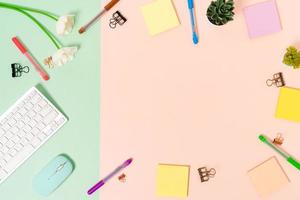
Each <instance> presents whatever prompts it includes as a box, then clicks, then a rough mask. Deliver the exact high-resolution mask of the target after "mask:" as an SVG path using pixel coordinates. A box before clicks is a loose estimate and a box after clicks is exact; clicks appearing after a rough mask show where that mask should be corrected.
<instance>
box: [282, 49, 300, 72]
mask: <svg viewBox="0 0 300 200" xmlns="http://www.w3.org/2000/svg"><path fill="white" fill-rule="evenodd" d="M282 62H283V63H284V64H286V65H288V66H292V67H293V68H294V69H297V68H299V67H300V52H299V51H298V49H297V48H295V47H293V46H290V47H288V48H287V49H286V53H285V54H284V57H283V61H282Z"/></svg>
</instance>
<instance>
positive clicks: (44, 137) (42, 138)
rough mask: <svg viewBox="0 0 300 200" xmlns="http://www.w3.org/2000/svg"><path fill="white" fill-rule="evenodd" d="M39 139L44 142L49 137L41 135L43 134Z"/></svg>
mask: <svg viewBox="0 0 300 200" xmlns="http://www.w3.org/2000/svg"><path fill="white" fill-rule="evenodd" d="M38 137H39V139H40V140H41V141H43V140H44V139H46V137H47V135H45V134H44V133H41V134H39V136H38Z"/></svg>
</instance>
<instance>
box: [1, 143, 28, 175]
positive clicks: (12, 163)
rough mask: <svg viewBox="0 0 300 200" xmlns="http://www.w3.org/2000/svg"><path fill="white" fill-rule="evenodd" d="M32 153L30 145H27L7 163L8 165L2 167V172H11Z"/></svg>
mask: <svg viewBox="0 0 300 200" xmlns="http://www.w3.org/2000/svg"><path fill="white" fill-rule="evenodd" d="M33 151H34V148H33V147H32V146H31V145H27V146H26V147H24V148H23V149H22V151H20V152H19V153H17V154H16V155H15V157H13V158H12V159H11V160H10V161H9V163H7V165H6V166H5V167H4V170H6V171H7V172H11V171H13V170H14V169H15V168H16V167H17V166H18V165H19V163H22V162H23V161H24V160H25V158H27V157H28V156H29V155H30V154H31V153H32V152H33Z"/></svg>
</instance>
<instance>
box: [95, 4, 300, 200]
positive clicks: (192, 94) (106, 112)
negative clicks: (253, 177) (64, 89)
mask: <svg viewBox="0 0 300 200" xmlns="http://www.w3.org/2000/svg"><path fill="white" fill-rule="evenodd" d="M150 1H151V0H134V1H130V3H127V2H126V1H122V2H120V4H119V5H118V9H120V10H121V11H122V13H123V14H124V15H125V16H126V17H127V18H128V22H127V23H126V24H125V25H123V26H122V27H118V28H116V29H115V30H110V29H109V28H108V26H104V25H103V26H102V37H101V40H102V43H101V44H102V47H101V48H102V49H103V51H102V54H101V55H102V58H103V59H102V63H101V66H102V68H101V76H102V77H101V83H102V84H101V110H102V112H101V117H100V118H101V120H102V121H101V144H100V148H101V151H100V157H101V159H100V161H101V171H100V173H101V174H105V173H108V172H109V171H111V170H112V169H114V167H116V166H117V165H118V164H119V163H121V162H122V161H123V160H124V159H126V158H127V157H130V156H132V157H133V158H134V162H133V164H132V165H131V166H130V167H128V169H126V171H125V173H126V174H127V175H128V179H127V182H126V184H122V183H119V182H118V180H113V181H111V182H110V184H109V185H108V184H107V185H106V186H105V187H104V188H103V189H102V190H101V193H100V197H102V199H109V200H120V199H132V200H138V199H149V200H154V199H162V198H158V197H157V196H155V178H156V167H157V164H158V163H174V164H187V165H191V175H190V187H189V195H188V198H186V199H190V200H196V199H199V200H200V199H210V200H219V199H226V200H227V199H230V200H241V199H243V200H253V199H259V197H258V194H257V193H256V191H255V190H254V188H253V187H252V185H251V183H250V180H249V178H248V176H247V174H246V173H247V171H248V170H249V169H251V168H252V167H254V166H256V165H257V164H259V163H261V162H262V161H264V160H266V159H268V158H270V157H271V156H273V155H275V156H277V158H278V159H279V161H280V163H281V164H282V166H283V168H284V169H285V171H286V173H287V175H288V176H289V178H290V180H291V183H290V184H289V185H288V186H287V187H285V188H283V189H282V190H281V191H278V192H276V193H274V194H273V195H272V196H271V197H270V198H269V199H272V200H282V199H289V200H297V199H299V197H300V195H299V184H300V174H299V171H297V170H295V169H294V168H293V167H292V166H290V165H289V164H288V163H287V162H286V161H284V159H282V158H281V157H280V156H278V155H277V154H276V153H275V152H274V151H273V150H272V149H270V148H268V147H267V146H266V145H264V144H262V143H261V142H259V140H258V138H257V136H258V134H261V133H264V134H267V135H269V136H275V135H276V133H277V132H282V133H284V135H285V141H284V148H285V149H286V150H287V151H288V152H290V153H291V154H293V155H294V156H295V157H296V158H300V151H299V139H300V135H299V131H300V124H299V123H293V122H288V121H284V120H279V119H276V118H275V117H274V113H275V107H276V103H277V97H278V92H279V90H278V89H277V88H269V87H267V86H266V84H265V81H266V80H267V79H268V78H271V77H272V75H273V74H274V73H277V72H279V71H281V72H283V74H284V77H285V80H286V83H287V85H288V86H291V87H296V88H300V79H299V73H300V72H299V70H298V71H297V70H293V69H291V68H289V67H287V66H285V65H283V64H282V63H281V61H282V57H283V54H284V52H285V48H286V47H288V46H289V45H297V43H298V44H299V41H300V29H299V28H298V27H297V24H298V21H297V19H296V17H295V16H296V15H295V13H298V10H299V7H300V2H299V0H292V1H289V2H287V1H285V0H277V3H278V9H279V12H280V16H281V22H282V26H283V30H282V31H281V32H279V33H276V34H273V35H269V36H265V37H261V38H257V39H253V40H250V39H249V37H248V33H247V28H246V24H245V21H244V17H243V14H242V8H243V7H244V6H246V5H249V4H252V3H254V2H255V1H256V2H259V1H258V0H255V1H253V0H237V1H235V2H236V10H235V12H236V16H235V17H234V18H235V20H234V21H233V22H230V23H228V24H227V25H225V26H222V27H217V26H213V25H211V24H210V23H209V22H208V20H207V19H206V16H205V13H206V9H207V7H208V5H209V3H210V0H202V1H195V6H196V14H197V20H198V26H199V35H200V37H199V39H200V40H199V41H200V42H199V44H198V46H194V45H193V44H192V39H191V27H190V19H189V13H188V10H187V2H186V1H184V0H173V2H174V5H175V7H176V9H177V12H178V16H179V18H180V21H181V26H179V27H178V28H175V29H173V30H171V31H169V32H166V33H163V34H160V35H158V36H156V37H151V36H149V34H148V33H147V29H146V26H145V23H144V21H143V18H142V14H141V12H140V7H141V6H142V5H144V4H145V3H147V2H150ZM109 17H110V15H107V16H105V18H103V21H108V18H109ZM298 48H299V45H298ZM202 166H207V167H214V168H215V169H216V170H217V175H216V177H215V178H214V179H212V180H211V181H209V182H208V183H205V184H201V183H200V181H199V176H198V174H197V173H198V172H197V168H199V167H202ZM163 199H165V200H169V199H174V198H163Z"/></svg>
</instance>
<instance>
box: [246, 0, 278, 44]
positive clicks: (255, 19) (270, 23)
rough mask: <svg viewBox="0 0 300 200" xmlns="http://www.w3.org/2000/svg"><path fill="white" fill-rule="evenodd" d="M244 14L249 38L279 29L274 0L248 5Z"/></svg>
mask: <svg viewBox="0 0 300 200" xmlns="http://www.w3.org/2000/svg"><path fill="white" fill-rule="evenodd" d="M244 16H245V19H246V24H247V28H248V33H249V37H250V38H255V37H259V36H263V35H267V34H271V33H275V32H279V31H280V30H281V23H280V18H279V14H278V10H277V5H276V1H275V0H269V1H265V2H262V3H258V4H254V5H251V6H248V7H246V8H245V9H244Z"/></svg>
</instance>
